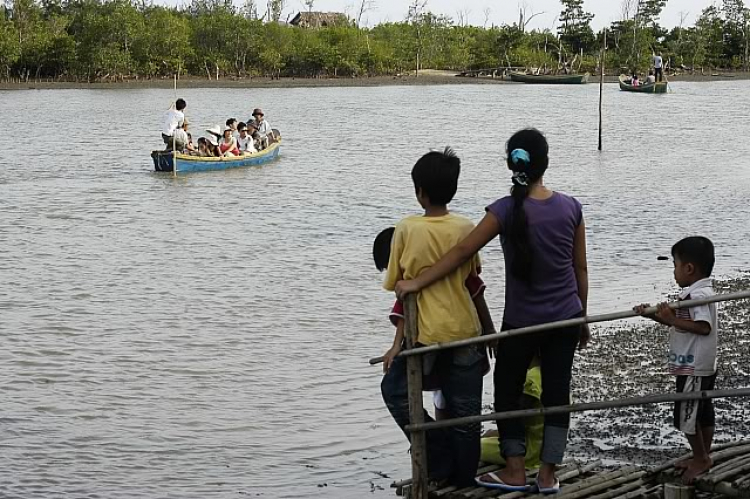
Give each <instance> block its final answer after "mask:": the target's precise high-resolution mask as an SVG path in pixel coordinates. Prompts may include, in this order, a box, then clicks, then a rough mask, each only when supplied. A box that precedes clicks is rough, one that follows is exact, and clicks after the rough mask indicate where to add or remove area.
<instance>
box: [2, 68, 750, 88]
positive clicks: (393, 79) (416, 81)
mask: <svg viewBox="0 0 750 499" xmlns="http://www.w3.org/2000/svg"><path fill="white" fill-rule="evenodd" d="M746 79H750V73H742V72H738V73H713V74H708V73H706V74H704V75H701V74H699V73H696V74H692V75H691V74H682V75H672V76H669V81H675V82H678V81H695V82H713V81H732V80H746ZM604 81H605V83H617V75H606V76H605V77H604ZM598 82H599V77H598V76H595V75H592V76H591V78H590V79H589V83H590V84H596V83H598ZM505 83H511V82H510V81H508V80H503V79H502V78H491V77H488V76H482V77H459V76H458V75H457V73H456V72H454V71H437V70H424V71H423V72H422V73H421V74H420V75H419V76H418V77H417V76H414V75H400V76H373V77H361V78H290V77H284V78H281V79H271V78H260V77H258V78H224V79H221V80H208V79H206V78H197V77H188V78H183V79H181V80H179V81H178V82H177V86H178V88H316V87H377V86H387V85H409V86H413V85H493V84H505ZM173 87H174V80H172V79H169V78H165V79H138V80H135V79H129V80H125V81H111V82H93V83H86V82H64V81H38V82H34V81H30V82H21V83H19V82H0V90H29V89H39V90H44V89H105V88H117V89H119V88H122V89H137V88H173Z"/></svg>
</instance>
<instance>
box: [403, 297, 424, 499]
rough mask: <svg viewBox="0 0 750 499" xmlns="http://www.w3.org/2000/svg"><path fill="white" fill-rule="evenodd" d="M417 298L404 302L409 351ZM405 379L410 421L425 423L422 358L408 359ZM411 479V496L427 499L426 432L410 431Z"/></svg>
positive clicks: (414, 332)
mask: <svg viewBox="0 0 750 499" xmlns="http://www.w3.org/2000/svg"><path fill="white" fill-rule="evenodd" d="M417 313H418V312H417V295H416V294H414V293H412V294H410V295H408V296H407V297H406V300H404V319H405V320H406V324H405V326H406V328H405V331H404V336H405V337H406V348H407V349H410V348H415V347H416V345H417V338H418V335H419V330H418V327H417V323H418V321H417V318H418V316H417ZM406 371H407V372H406V376H407V381H408V390H409V421H410V422H411V423H412V424H417V425H419V424H423V423H424V407H423V405H422V357H421V356H420V355H412V356H411V357H408V358H407V359H406ZM410 440H411V477H412V485H411V487H410V491H409V492H410V497H412V498H414V499H428V495H429V487H428V479H427V476H428V471H427V438H426V433H425V432H424V431H412V432H411V439H410Z"/></svg>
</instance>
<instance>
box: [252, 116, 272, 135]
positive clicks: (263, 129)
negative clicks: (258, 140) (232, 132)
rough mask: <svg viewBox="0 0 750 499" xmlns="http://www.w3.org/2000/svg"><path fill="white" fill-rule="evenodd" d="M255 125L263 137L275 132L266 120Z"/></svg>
mask: <svg viewBox="0 0 750 499" xmlns="http://www.w3.org/2000/svg"><path fill="white" fill-rule="evenodd" d="M255 125H256V126H257V127H258V133H259V134H260V136H261V137H265V136H266V135H268V134H270V133H271V132H272V131H273V130H272V128H271V125H269V124H268V122H267V121H266V120H263V121H261V122H257V121H256V122H255Z"/></svg>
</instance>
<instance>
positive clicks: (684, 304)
mask: <svg viewBox="0 0 750 499" xmlns="http://www.w3.org/2000/svg"><path fill="white" fill-rule="evenodd" d="M746 298H750V290H745V291H739V292H736V293H725V294H720V295H714V296H711V297H709V298H702V299H700V300H682V301H676V302H672V303H670V304H669V308H671V309H673V310H677V309H680V308H691V307H697V306H699V305H707V304H709V303H718V302H723V301H731V300H743V299H746ZM655 312H656V307H649V308H647V309H646V310H645V311H644V315H649V314H653V313H655ZM639 316H640V314H638V313H636V312H634V311H633V310H632V309H630V310H623V311H622V312H612V313H608V314H600V315H589V316H586V317H577V318H575V319H566V320H564V321H555V322H547V323H545V324H537V325H535V326H528V327H522V328H519V329H511V330H509V331H501V332H499V333H495V334H487V335H484V336H476V337H474V338H469V339H466V340H459V341H453V342H451V343H437V344H435V345H429V346H426V347H419V348H413V349H409V350H404V351H402V352H401V353H400V354H399V355H403V356H407V357H408V356H411V355H421V354H425V353H428V352H437V351H440V350H447V349H449V348H458V347H464V346H469V345H478V344H481V343H489V342H491V341H496V340H502V339H505V338H509V337H511V336H520V335H523V334H531V333H539V332H542V331H550V330H552V329H560V328H564V327H570V326H582V325H583V324H592V323H595V322H608V321H615V320H619V319H629V318H631V317H639ZM381 362H383V357H374V358H372V359H370V364H373V365H374V364H380V363H381Z"/></svg>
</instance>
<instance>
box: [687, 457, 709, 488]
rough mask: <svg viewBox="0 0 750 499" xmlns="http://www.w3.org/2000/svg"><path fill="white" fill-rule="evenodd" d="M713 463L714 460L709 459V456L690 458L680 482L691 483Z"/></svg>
mask: <svg viewBox="0 0 750 499" xmlns="http://www.w3.org/2000/svg"><path fill="white" fill-rule="evenodd" d="M713 464H714V462H713V461H712V460H711V458H705V459H697V458H693V459H691V460H690V464H689V465H688V467H687V468H685V472H684V473H683V474H682V483H684V484H685V485H690V484H692V483H693V482H694V481H695V479H696V478H697V477H698V476H699V475H701V474H703V473H705V472H706V471H708V470H710V469H711V466H713Z"/></svg>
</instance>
